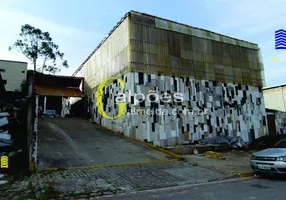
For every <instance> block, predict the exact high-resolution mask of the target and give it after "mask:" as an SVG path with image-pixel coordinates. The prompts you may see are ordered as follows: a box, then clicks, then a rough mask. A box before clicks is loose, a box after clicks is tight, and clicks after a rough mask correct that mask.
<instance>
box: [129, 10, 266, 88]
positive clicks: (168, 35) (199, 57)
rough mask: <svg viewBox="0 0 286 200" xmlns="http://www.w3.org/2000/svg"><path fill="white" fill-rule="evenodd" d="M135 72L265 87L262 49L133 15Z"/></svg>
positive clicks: (144, 16)
mask: <svg viewBox="0 0 286 200" xmlns="http://www.w3.org/2000/svg"><path fill="white" fill-rule="evenodd" d="M130 50H131V60H130V62H131V71H137V72H144V73H159V74H163V75H171V76H191V77H193V78H195V79H204V80H216V81H220V82H230V83H239V84H244V85H253V86H263V85H264V76H263V72H264V69H263V64H262V61H261V58H260V51H259V49H258V46H257V45H255V44H252V43H248V42H245V41H240V40H235V39H232V38H229V37H227V36H222V35H219V34H215V33H211V32H207V31H205V30H200V29H195V28H192V27H188V26H185V25H181V24H178V23H174V22H170V21H167V20H163V19H157V18H155V17H151V16H147V15H141V14H137V13H131V24H130Z"/></svg>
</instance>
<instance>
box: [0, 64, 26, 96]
mask: <svg viewBox="0 0 286 200" xmlns="http://www.w3.org/2000/svg"><path fill="white" fill-rule="evenodd" d="M27 65H28V63H25V62H17V61H6V60H0V73H1V75H2V79H3V80H6V81H7V84H5V89H6V91H15V90H19V91H21V83H22V82H23V80H26V77H27Z"/></svg>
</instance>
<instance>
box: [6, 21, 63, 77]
mask: <svg viewBox="0 0 286 200" xmlns="http://www.w3.org/2000/svg"><path fill="white" fill-rule="evenodd" d="M19 36H20V39H17V40H16V42H14V44H13V45H12V46H11V47H9V50H12V49H16V50H18V51H19V52H21V53H22V54H23V55H25V56H26V57H27V58H28V59H29V60H30V61H31V62H32V63H33V66H34V70H35V71H36V70H37V71H39V72H42V73H43V72H47V73H51V74H55V73H57V72H59V71H60V70H61V68H63V67H65V68H67V67H68V62H67V60H65V59H64V53H62V52H60V51H59V46H58V45H56V44H55V43H54V42H53V41H52V38H51V36H50V34H49V33H48V32H43V31H42V30H41V29H39V28H35V27H33V26H31V25H29V24H25V25H22V26H21V31H20V34H19ZM40 60H41V61H42V64H40V65H39V63H38V62H39V61H40Z"/></svg>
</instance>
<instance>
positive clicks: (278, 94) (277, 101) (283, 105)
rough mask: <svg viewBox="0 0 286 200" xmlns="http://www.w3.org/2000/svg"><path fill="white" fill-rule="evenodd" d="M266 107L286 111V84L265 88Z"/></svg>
mask: <svg viewBox="0 0 286 200" xmlns="http://www.w3.org/2000/svg"><path fill="white" fill-rule="evenodd" d="M263 96H264V100H265V107H266V108H268V109H274V110H279V111H283V112H286V86H282V87H275V88H269V89H264V90H263Z"/></svg>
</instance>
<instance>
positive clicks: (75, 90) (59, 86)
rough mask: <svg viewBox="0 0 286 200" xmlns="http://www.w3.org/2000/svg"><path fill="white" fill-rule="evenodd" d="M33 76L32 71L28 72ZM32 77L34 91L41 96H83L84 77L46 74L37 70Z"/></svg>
mask: <svg viewBox="0 0 286 200" xmlns="http://www.w3.org/2000/svg"><path fill="white" fill-rule="evenodd" d="M28 74H29V77H30V78H33V76H34V73H33V71H29V72H28ZM35 75H36V76H35V79H34V84H33V85H34V86H33V88H34V92H35V93H36V94H38V95H43V96H63V97H84V92H83V91H84V78H83V77H72V76H57V75H47V74H42V73H39V72H37V73H36V74H35Z"/></svg>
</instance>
